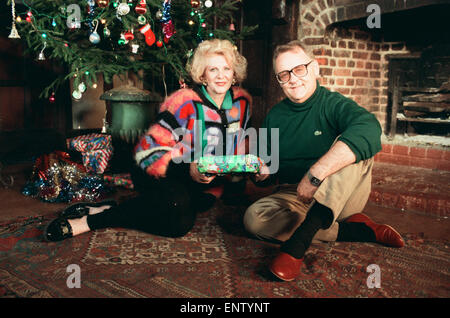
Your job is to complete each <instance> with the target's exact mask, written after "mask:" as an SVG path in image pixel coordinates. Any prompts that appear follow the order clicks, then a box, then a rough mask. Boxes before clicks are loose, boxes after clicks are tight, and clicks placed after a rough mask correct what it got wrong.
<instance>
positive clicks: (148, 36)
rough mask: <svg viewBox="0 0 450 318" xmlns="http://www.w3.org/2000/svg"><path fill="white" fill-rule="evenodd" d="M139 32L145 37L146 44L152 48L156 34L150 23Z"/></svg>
mask: <svg viewBox="0 0 450 318" xmlns="http://www.w3.org/2000/svg"><path fill="white" fill-rule="evenodd" d="M139 32H141V33H142V34H143V35H144V36H145V43H147V45H148V46H152V45H153V44H154V43H155V40H156V37H155V33H153V31H152V29H151V27H150V24H149V23H147V24H146V25H144V26H143V27H142V28H140V30H139Z"/></svg>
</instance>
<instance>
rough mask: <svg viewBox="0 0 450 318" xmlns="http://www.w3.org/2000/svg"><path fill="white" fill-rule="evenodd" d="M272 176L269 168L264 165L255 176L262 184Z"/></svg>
mask: <svg viewBox="0 0 450 318" xmlns="http://www.w3.org/2000/svg"><path fill="white" fill-rule="evenodd" d="M269 176H270V171H269V168H268V167H267V166H266V165H263V166H262V168H261V169H260V170H259V172H258V173H257V174H255V181H256V182H261V181H264V180H266V179H267V178H268V177H269Z"/></svg>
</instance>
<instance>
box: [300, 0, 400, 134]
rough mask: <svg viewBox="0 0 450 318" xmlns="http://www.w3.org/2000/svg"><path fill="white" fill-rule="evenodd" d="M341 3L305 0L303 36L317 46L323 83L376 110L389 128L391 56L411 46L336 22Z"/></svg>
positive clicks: (302, 17)
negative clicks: (388, 40) (388, 108)
mask: <svg viewBox="0 0 450 318" xmlns="http://www.w3.org/2000/svg"><path fill="white" fill-rule="evenodd" d="M340 1H341V2H342V1H344V0H340ZM339 4H340V2H339V0H317V1H311V0H302V5H301V6H300V23H299V39H300V40H303V41H304V42H305V43H306V44H307V45H309V46H311V47H312V48H314V49H313V53H314V55H315V57H316V58H317V60H318V62H319V64H320V65H321V78H320V79H319V82H320V83H321V85H323V86H325V87H327V88H329V89H330V90H332V91H337V92H340V93H341V94H343V95H345V96H347V97H350V98H352V99H353V100H355V101H356V102H357V103H358V104H359V105H361V106H362V107H364V108H366V109H367V110H369V111H370V112H372V113H373V114H374V115H375V116H376V117H377V118H378V120H379V121H380V123H381V125H382V127H383V130H385V129H386V121H387V118H386V115H387V103H388V91H387V88H388V59H387V56H388V55H392V54H405V53H409V50H408V48H407V47H406V46H405V44H404V43H402V42H385V41H383V39H380V38H378V37H377V36H376V35H373V34H372V33H371V32H370V30H369V31H367V30H368V29H367V28H364V27H348V28H346V27H342V26H336V25H333V23H335V22H337V21H338V16H339V15H341V13H338V9H340V8H341V7H339ZM344 7H345V6H344ZM347 8H348V6H347ZM364 29H365V30H364Z"/></svg>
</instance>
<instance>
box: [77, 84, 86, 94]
mask: <svg viewBox="0 0 450 318" xmlns="http://www.w3.org/2000/svg"><path fill="white" fill-rule="evenodd" d="M78 91H79V92H80V93H84V92H85V91H86V84H84V83H83V82H81V83H80V84H78Z"/></svg>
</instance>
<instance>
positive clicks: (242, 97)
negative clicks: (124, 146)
mask: <svg viewBox="0 0 450 318" xmlns="http://www.w3.org/2000/svg"><path fill="white" fill-rule="evenodd" d="M229 92H230V93H231V98H232V105H231V107H230V108H229V109H218V108H217V107H216V106H214V105H213V104H212V103H211V102H210V101H209V100H208V98H207V97H206V96H205V95H204V94H203V92H202V90H201V89H200V88H198V87H196V88H195V89H180V90H178V91H176V92H174V93H173V94H172V95H170V96H169V97H167V98H166V100H165V101H164V102H163V103H162V104H161V106H160V110H159V114H158V116H157V118H156V121H155V122H154V123H153V124H152V125H151V126H150V128H149V129H148V130H147V132H146V133H145V134H144V135H143V136H142V137H141V138H140V140H139V142H138V143H137V145H136V147H135V149H134V157H135V160H136V162H137V164H138V165H139V166H140V167H141V168H142V169H144V170H145V171H146V173H147V174H148V175H150V176H153V177H155V178H161V177H165V176H166V174H167V170H168V168H169V164H170V163H171V161H172V158H175V157H178V158H180V157H183V158H186V156H187V157H190V158H192V159H194V152H195V158H198V156H199V155H201V153H203V154H209V155H215V154H217V155H219V154H220V155H235V154H243V153H244V148H245V142H244V140H243V138H242V137H243V130H242V129H244V130H245V129H246V128H247V126H248V124H249V119H250V114H251V102H252V100H251V96H250V95H249V94H248V93H247V92H246V91H245V90H244V89H242V88H239V87H232V89H230V91H229ZM202 118H203V119H202ZM200 132H203V134H202V133H200ZM201 135H203V140H202V139H201V138H200V137H201ZM222 137H223V138H222ZM218 147H223V148H221V149H220V150H221V151H222V152H221V153H219V152H218V151H217V153H216V150H217V149H218ZM198 150H201V151H202V152H201V153H198ZM184 162H185V161H184ZM171 166H172V165H171Z"/></svg>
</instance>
